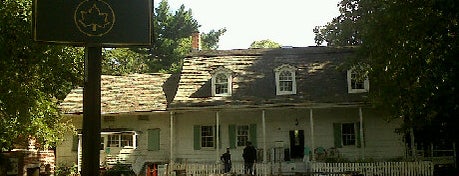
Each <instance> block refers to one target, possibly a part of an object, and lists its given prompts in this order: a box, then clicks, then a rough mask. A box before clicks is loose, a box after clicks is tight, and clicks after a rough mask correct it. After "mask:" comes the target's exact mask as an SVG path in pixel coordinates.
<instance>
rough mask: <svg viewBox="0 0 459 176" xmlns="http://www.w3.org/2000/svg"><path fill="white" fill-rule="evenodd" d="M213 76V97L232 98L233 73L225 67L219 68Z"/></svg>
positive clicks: (213, 72)
mask: <svg viewBox="0 0 459 176" xmlns="http://www.w3.org/2000/svg"><path fill="white" fill-rule="evenodd" d="M211 74H212V96H230V95H231V93H232V90H231V89H232V86H231V85H232V80H233V76H232V71H231V70H229V69H226V68H223V67H220V68H217V69H215V70H214V71H212V72H211Z"/></svg>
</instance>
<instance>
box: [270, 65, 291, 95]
mask: <svg viewBox="0 0 459 176" xmlns="http://www.w3.org/2000/svg"><path fill="white" fill-rule="evenodd" d="M295 70H296V69H295V67H293V66H291V65H281V66H279V67H277V68H276V69H274V73H275V78H276V95H291V94H296V79H295Z"/></svg>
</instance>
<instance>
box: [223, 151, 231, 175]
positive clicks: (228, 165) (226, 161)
mask: <svg viewBox="0 0 459 176" xmlns="http://www.w3.org/2000/svg"><path fill="white" fill-rule="evenodd" d="M220 160H222V161H223V165H224V166H225V170H224V171H225V172H224V173H228V172H230V170H231V154H230V151H229V148H226V152H225V153H223V154H222V156H221V157H220Z"/></svg>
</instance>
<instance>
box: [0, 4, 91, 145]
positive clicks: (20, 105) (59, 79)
mask: <svg viewBox="0 0 459 176" xmlns="http://www.w3.org/2000/svg"><path fill="white" fill-rule="evenodd" d="M31 6H32V1H31V0H4V1H2V5H1V6H0V34H1V35H0V70H1V74H0V129H2V132H1V133H0V148H1V149H0V150H1V151H5V150H10V149H12V148H13V147H14V145H13V144H20V143H27V140H28V139H29V138H34V139H35V140H36V141H37V143H39V144H41V145H42V146H53V145H54V144H56V142H57V141H58V140H59V137H61V136H62V135H63V133H64V132H65V129H68V127H69V126H68V125H67V124H66V122H65V121H64V120H63V119H62V118H61V116H60V113H59V110H58V107H57V102H58V101H59V100H61V99H63V98H64V97H65V96H66V95H67V93H68V92H69V91H70V89H71V88H72V87H73V86H74V85H75V84H78V83H81V82H82V80H81V79H82V76H81V75H82V70H83V59H82V57H81V56H82V50H81V48H72V47H63V46H49V45H43V44H39V43H36V42H34V41H33V40H32V32H31V31H32V30H31V28H30V27H31V12H32V11H31V8H32V7H31Z"/></svg>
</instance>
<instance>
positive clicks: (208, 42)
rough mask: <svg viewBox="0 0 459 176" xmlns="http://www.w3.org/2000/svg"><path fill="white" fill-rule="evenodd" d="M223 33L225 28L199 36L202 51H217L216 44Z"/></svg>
mask: <svg viewBox="0 0 459 176" xmlns="http://www.w3.org/2000/svg"><path fill="white" fill-rule="evenodd" d="M225 32H226V28H223V29H219V30H217V31H215V30H213V29H212V30H210V31H209V33H203V34H201V45H202V50H216V49H218V42H219V41H220V36H222V35H223V34H224V33H225Z"/></svg>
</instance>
